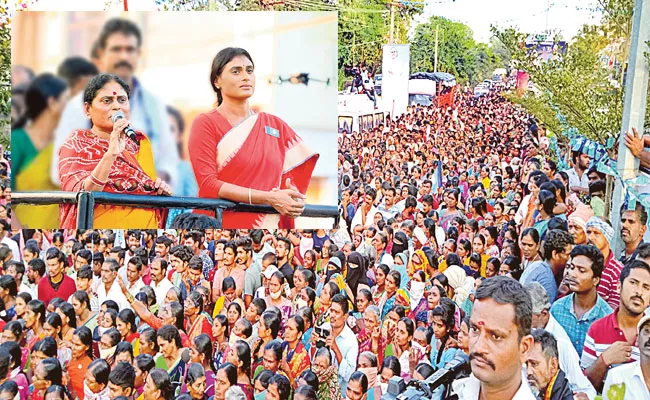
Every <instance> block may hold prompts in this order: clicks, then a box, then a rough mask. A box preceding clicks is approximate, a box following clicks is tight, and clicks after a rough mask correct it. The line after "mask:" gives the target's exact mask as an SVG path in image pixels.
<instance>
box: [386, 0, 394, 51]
mask: <svg viewBox="0 0 650 400" xmlns="http://www.w3.org/2000/svg"><path fill="white" fill-rule="evenodd" d="M394 7H395V3H393V2H391V3H390V36H389V39H388V43H389V44H394V43H395V41H394V40H393V38H394V36H393V32H394V31H395V11H394V10H393V8H394Z"/></svg>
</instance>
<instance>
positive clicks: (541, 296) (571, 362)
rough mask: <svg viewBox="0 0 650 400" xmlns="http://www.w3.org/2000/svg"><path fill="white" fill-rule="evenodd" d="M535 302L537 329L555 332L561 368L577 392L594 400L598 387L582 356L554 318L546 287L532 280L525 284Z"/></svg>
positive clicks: (535, 324)
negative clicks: (581, 358) (581, 365)
mask: <svg viewBox="0 0 650 400" xmlns="http://www.w3.org/2000/svg"><path fill="white" fill-rule="evenodd" d="M524 287H525V288H526V291H527V292H528V294H530V297H531V299H532V302H533V322H532V327H533V328H535V329H544V330H545V331H547V332H550V333H551V334H553V336H554V337H555V339H556V340H557V348H558V353H559V354H558V355H559V357H558V358H559V361H560V369H561V370H562V371H563V372H564V373H565V374H566V378H567V379H568V380H569V383H571V385H572V386H573V389H574V390H575V391H576V392H582V393H585V394H586V395H587V397H589V399H591V400H593V399H595V398H596V389H594V387H593V385H592V384H591V382H590V381H589V379H588V378H587V377H586V376H585V374H584V373H583V372H582V369H581V368H580V356H578V352H577V351H576V349H575V347H573V344H572V343H571V339H570V338H569V335H567V333H566V331H565V330H564V328H563V327H562V326H561V325H560V324H559V323H558V322H557V321H556V320H555V318H553V316H552V315H551V313H550V312H549V310H550V309H551V303H550V302H549V299H548V294H547V293H546V289H544V287H543V286H542V285H541V284H540V283H538V282H532V283H529V284H527V285H525V286H524Z"/></svg>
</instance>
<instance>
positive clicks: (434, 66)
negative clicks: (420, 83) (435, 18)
mask: <svg viewBox="0 0 650 400" xmlns="http://www.w3.org/2000/svg"><path fill="white" fill-rule="evenodd" d="M435 49H436V50H435V56H434V59H433V72H438V25H436V48H435Z"/></svg>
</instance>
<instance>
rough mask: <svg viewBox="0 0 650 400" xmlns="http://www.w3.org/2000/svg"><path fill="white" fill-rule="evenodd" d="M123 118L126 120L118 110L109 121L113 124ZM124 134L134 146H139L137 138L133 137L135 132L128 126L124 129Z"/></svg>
mask: <svg viewBox="0 0 650 400" xmlns="http://www.w3.org/2000/svg"><path fill="white" fill-rule="evenodd" d="M124 118H126V116H125V115H124V112H122V111H121V110H120V111H117V112H116V113H115V114H113V116H111V121H113V124H115V123H116V122H117V121H118V120H120V119H124ZM124 134H125V135H126V136H128V137H129V139H131V140H132V141H133V142H134V143H135V144H140V142H138V138H137V137H136V136H135V130H134V129H133V128H131V126H130V125H129V126H127V127H126V128H124Z"/></svg>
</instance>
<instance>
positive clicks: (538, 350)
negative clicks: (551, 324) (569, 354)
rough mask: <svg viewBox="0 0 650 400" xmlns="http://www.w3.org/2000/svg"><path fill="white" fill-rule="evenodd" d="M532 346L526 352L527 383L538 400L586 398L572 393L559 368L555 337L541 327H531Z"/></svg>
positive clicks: (583, 395) (582, 394)
mask: <svg viewBox="0 0 650 400" xmlns="http://www.w3.org/2000/svg"><path fill="white" fill-rule="evenodd" d="M531 335H532V336H533V340H534V343H533V346H532V347H531V349H530V350H529V351H528V353H527V354H526V373H527V374H528V384H529V385H530V387H531V388H532V390H533V392H534V393H536V394H537V398H538V399H539V400H574V399H585V400H586V399H588V397H587V395H585V394H584V393H581V394H580V395H579V397H578V396H575V397H574V395H573V392H572V390H571V386H570V385H569V381H568V380H567V378H566V376H565V375H564V372H562V370H561V369H560V364H559V359H558V349H557V342H556V340H555V337H553V335H552V334H551V333H550V332H547V331H545V330H543V329H533V330H532V331H531Z"/></svg>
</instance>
